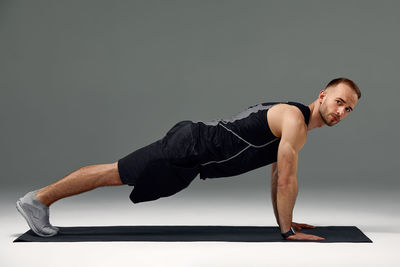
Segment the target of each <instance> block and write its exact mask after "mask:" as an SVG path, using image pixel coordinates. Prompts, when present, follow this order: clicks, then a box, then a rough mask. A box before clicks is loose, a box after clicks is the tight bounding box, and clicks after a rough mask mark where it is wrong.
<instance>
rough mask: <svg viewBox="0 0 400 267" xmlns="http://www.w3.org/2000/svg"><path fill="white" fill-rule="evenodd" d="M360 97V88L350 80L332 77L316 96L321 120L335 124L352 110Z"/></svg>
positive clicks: (329, 124)
mask: <svg viewBox="0 0 400 267" xmlns="http://www.w3.org/2000/svg"><path fill="white" fill-rule="evenodd" d="M360 97H361V92H360V89H359V88H358V86H357V85H356V84H355V83H354V82H353V81H352V80H350V79H347V78H337V79H333V80H332V81H330V82H329V83H328V84H327V85H326V87H325V89H324V90H322V91H321V92H320V93H319V96H318V101H319V103H320V107H319V114H320V115H321V118H322V120H323V121H324V122H325V124H326V125H328V126H333V125H335V124H337V123H338V122H339V121H341V120H343V119H344V118H345V117H346V116H347V115H348V114H349V113H350V112H352V111H353V109H354V107H355V105H356V104H357V102H358V100H359V99H360Z"/></svg>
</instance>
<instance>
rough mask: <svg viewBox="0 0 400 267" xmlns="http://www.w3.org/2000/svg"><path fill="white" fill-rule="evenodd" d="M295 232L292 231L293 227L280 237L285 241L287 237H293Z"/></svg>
mask: <svg viewBox="0 0 400 267" xmlns="http://www.w3.org/2000/svg"><path fill="white" fill-rule="evenodd" d="M295 234H296V232H295V231H294V230H293V227H290V230H289V231H287V232H286V233H281V235H282V237H283V238H284V239H286V238H287V237H289V236H291V235H295Z"/></svg>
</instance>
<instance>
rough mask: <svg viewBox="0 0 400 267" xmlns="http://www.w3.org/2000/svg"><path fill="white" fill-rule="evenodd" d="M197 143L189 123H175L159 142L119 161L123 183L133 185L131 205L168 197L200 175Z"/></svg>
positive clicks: (190, 122)
mask: <svg viewBox="0 0 400 267" xmlns="http://www.w3.org/2000/svg"><path fill="white" fill-rule="evenodd" d="M196 146H197V140H196V139H195V138H194V137H193V133H192V121H181V122H178V123H177V124H175V125H174V126H173V127H172V128H171V129H170V130H169V131H168V132H167V134H166V135H165V136H164V137H163V138H162V139H160V140H157V141H155V142H154V143H151V144H150V145H147V146H145V147H142V148H140V149H138V150H136V151H134V152H132V153H130V154H129V155H127V156H125V157H123V158H121V159H119V160H118V171H119V175H120V177H121V180H122V183H123V184H127V185H131V186H134V188H133V190H132V193H131V194H130V196H129V198H130V199H131V200H132V202H133V203H138V202H143V201H150V200H155V199H158V198H160V197H167V196H171V195H173V194H175V193H177V192H179V191H181V190H182V189H184V188H186V187H187V186H189V184H190V183H191V182H192V181H193V180H194V178H196V176H197V175H198V174H199V165H200V164H199V157H198V153H197V151H196Z"/></svg>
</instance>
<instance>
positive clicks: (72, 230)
mask: <svg viewBox="0 0 400 267" xmlns="http://www.w3.org/2000/svg"><path fill="white" fill-rule="evenodd" d="M59 228H60V231H59V233H58V234H57V235H55V236H52V237H40V236H38V235H36V234H35V233H34V232H33V231H32V230H29V231H27V232H26V233H24V234H22V235H21V236H20V237H18V238H17V239H15V240H14V242H110V241H156V242H191V241H222V242H320V243H333V242H349V243H372V241H371V240H370V239H369V238H368V237H367V236H366V235H365V234H364V233H363V232H361V231H360V229H358V228H357V227H355V226H317V228H315V229H303V230H301V232H303V233H307V234H313V235H318V236H321V237H324V238H325V240H324V241H289V240H284V239H283V238H282V237H281V235H280V230H279V228H278V227H272V226H186V225H168V226H163V225H158V226H152V225H149V226H84V227H59Z"/></svg>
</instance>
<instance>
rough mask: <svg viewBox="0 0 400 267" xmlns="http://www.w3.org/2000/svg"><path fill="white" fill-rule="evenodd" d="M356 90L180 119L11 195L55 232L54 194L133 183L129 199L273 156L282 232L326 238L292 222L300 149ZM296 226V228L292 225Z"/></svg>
mask: <svg viewBox="0 0 400 267" xmlns="http://www.w3.org/2000/svg"><path fill="white" fill-rule="evenodd" d="M360 97H361V93H360V90H359V88H358V86H357V85H356V84H355V83H354V82H353V81H351V80H350V79H347V78H337V79H334V80H332V81H331V82H329V83H328V85H327V86H326V87H325V89H324V90H321V91H320V93H319V95H318V98H317V99H316V100H315V101H314V102H313V103H311V104H309V105H308V106H305V105H303V104H301V103H297V102H271V103H262V104H258V105H254V106H251V107H249V108H248V109H246V110H245V111H243V112H241V113H239V114H238V115H236V116H234V117H232V118H231V119H221V120H214V121H211V122H202V121H196V122H195V121H181V122H179V123H177V124H176V125H174V127H172V129H170V130H169V131H168V132H167V134H166V135H165V136H164V137H163V138H162V139H160V140H158V141H156V142H154V143H152V144H150V145H148V146H145V147H143V148H140V149H138V150H136V151H134V152H132V153H130V154H129V155H127V156H125V157H124V158H121V159H120V160H118V161H117V162H114V163H111V164H99V165H91V166H86V167H83V168H80V169H78V170H76V171H74V172H72V173H71V174H69V175H67V176H66V177H64V178H62V179H60V180H58V181H56V182H55V183H53V184H50V185H48V186H46V187H43V188H41V189H40V190H36V191H32V192H29V193H27V194H26V195H25V196H24V197H22V198H20V199H19V200H18V201H17V209H18V211H19V212H20V213H21V214H22V215H23V217H24V218H25V219H26V221H27V222H28V225H29V226H30V228H31V229H32V230H33V231H34V232H35V233H36V234H38V235H39V236H43V237H48V236H53V235H55V234H57V232H58V228H57V227H54V226H52V225H51V224H50V222H49V206H50V205H51V204H52V203H54V202H55V201H57V200H58V199H61V198H64V197H67V196H71V195H75V194H79V193H82V192H86V191H89V190H92V189H94V188H97V187H100V186H115V185H123V184H127V185H130V186H133V190H132V193H131V195H130V199H131V200H132V201H133V202H134V203H139V202H143V201H150V200H155V199H158V198H160V197H167V196H171V195H173V194H175V193H177V192H179V191H181V190H182V189H184V188H186V187H187V186H188V185H189V184H190V183H191V182H192V180H193V179H194V178H195V177H196V176H197V175H198V174H200V178H201V179H206V178H216V177H227V176H234V175H239V174H241V173H244V172H248V171H250V170H254V169H256V168H259V167H262V166H265V165H268V164H272V177H271V198H272V203H273V208H274V213H275V217H276V220H277V223H278V225H279V227H280V230H281V234H282V237H283V238H284V239H286V240H324V238H322V237H318V236H315V235H310V234H305V233H302V232H299V231H298V230H301V229H302V228H315V226H312V225H307V224H299V223H295V222H292V212H293V208H294V204H295V200H296V197H297V193H298V187H297V162H298V152H299V151H300V149H301V148H302V147H303V145H304V144H305V142H306V137H307V132H308V131H310V130H312V129H314V128H319V127H322V126H324V125H325V124H326V125H328V126H334V125H336V124H337V123H339V121H341V120H343V119H344V118H345V117H347V115H348V114H349V113H350V112H352V111H353V110H354V107H355V106H356V104H357V102H358V99H359V98H360ZM293 228H294V229H295V230H297V232H295V231H294V229H293Z"/></svg>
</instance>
